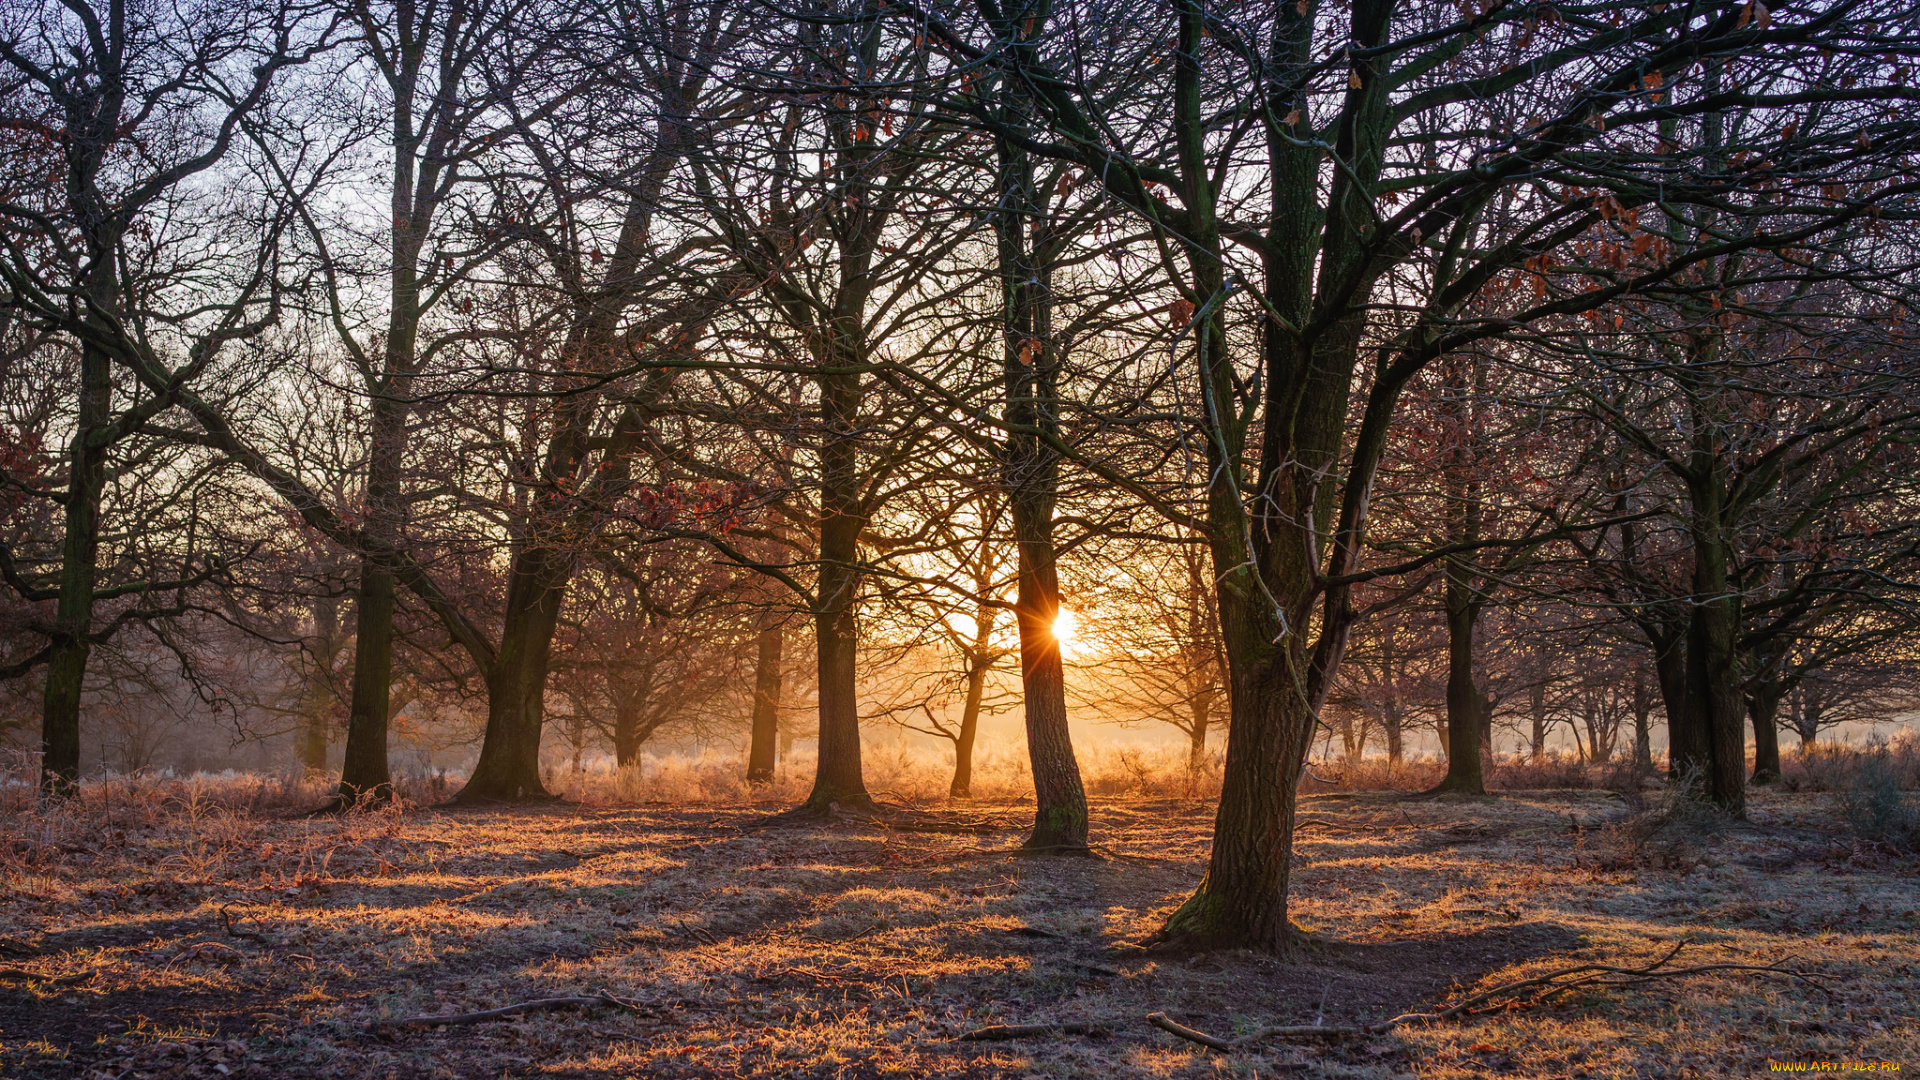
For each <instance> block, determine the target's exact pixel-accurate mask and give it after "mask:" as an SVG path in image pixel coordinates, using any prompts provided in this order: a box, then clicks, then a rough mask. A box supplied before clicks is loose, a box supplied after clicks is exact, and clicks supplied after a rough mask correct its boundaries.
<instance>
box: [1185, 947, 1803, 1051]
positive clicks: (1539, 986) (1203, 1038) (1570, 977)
mask: <svg viewBox="0 0 1920 1080" xmlns="http://www.w3.org/2000/svg"><path fill="white" fill-rule="evenodd" d="M1686 944H1687V943H1686V942H1684V941H1683V942H1681V943H1680V944H1678V945H1675V946H1674V947H1673V948H1672V949H1670V950H1668V952H1667V954H1666V955H1665V956H1662V957H1661V958H1660V959H1658V960H1655V961H1654V962H1653V963H1651V964H1648V965H1647V966H1645V967H1638V968H1630V967H1618V966H1616V965H1613V964H1578V965H1576V966H1574V967H1569V968H1561V969H1559V970H1557V971H1549V972H1547V973H1546V974H1545V975H1537V976H1535V977H1533V978H1531V979H1521V980H1520V981H1518V982H1511V983H1503V984H1502V985H1500V986H1496V987H1493V988H1492V989H1490V990H1484V991H1481V992H1480V993H1478V994H1474V995H1472V996H1470V997H1467V998H1464V999H1462V1000H1461V1001H1458V1002H1456V1003H1454V1004H1452V1005H1450V1006H1448V1007H1446V1008H1444V1009H1440V1010H1438V1011H1436V1012H1426V1013H1402V1014H1400V1015H1399V1016H1396V1017H1394V1018H1392V1019H1391V1020H1382V1021H1380V1022H1379V1023H1376V1024H1359V1025H1349V1026H1344V1027H1326V1026H1323V1025H1321V1024H1319V1023H1315V1024H1312V1025H1305V1024H1293V1025H1285V1026H1280V1027H1268V1028H1261V1029H1260V1030H1258V1031H1255V1032H1253V1033H1252V1034H1249V1035H1243V1036H1241V1037H1240V1038H1237V1039H1234V1040H1232V1041H1228V1040H1226V1039H1222V1038H1219V1037H1217V1036H1213V1035H1208V1034H1207V1033H1206V1032H1204V1031H1198V1030H1196V1029H1194V1028H1190V1027H1187V1026H1186V1025H1184V1024H1178V1023H1175V1022H1174V1021H1172V1020H1170V1019H1168V1018H1167V1015H1166V1014H1165V1013H1153V1014H1151V1015H1150V1016H1148V1017H1147V1023H1149V1024H1152V1025H1153V1026H1154V1027H1157V1028H1159V1029H1160V1030H1162V1031H1165V1032H1169V1033H1171V1034H1174V1035H1178V1036H1180V1037H1181V1038H1183V1039H1187V1040H1189V1041H1191V1042H1196V1043H1199V1044H1200V1045H1202V1046H1209V1047H1212V1048H1213V1049H1215V1050H1230V1049H1233V1048H1234V1047H1237V1046H1243V1045H1245V1044H1247V1043H1251V1042H1257V1041H1259V1040H1261V1039H1357V1038H1363V1037H1365V1036H1369V1035H1381V1034H1385V1033H1386V1032H1388V1031H1391V1030H1393V1029H1394V1028H1396V1027H1400V1026H1402V1025H1404V1024H1413V1023H1419V1022H1421V1021H1438V1020H1452V1019H1454V1018H1456V1017H1460V1016H1469V1015H1472V1014H1473V1013H1476V1012H1481V1011H1485V1010H1486V1009H1490V1008H1497V1007H1505V1006H1508V1005H1512V1006H1514V1007H1518V1008H1526V1007H1528V1006H1531V1005H1538V1004H1540V1003H1541V1002H1543V1001H1545V1000H1547V999H1548V998H1550V997H1552V996H1554V995H1555V994H1560V993H1564V992H1566V991H1568V990H1573V989H1576V988H1579V987H1587V986H1634V985H1637V984H1639V983H1643V982H1652V981H1654V980H1656V979H1675V978H1683V977H1685V976H1688V975H1704V974H1708V973H1711V972H1720V971H1737V972H1749V973H1753V974H1760V975H1785V976H1787V977H1789V978H1793V979H1800V980H1802V981H1805V982H1810V983H1813V984H1814V985H1815V986H1819V985H1820V983H1819V980H1820V978H1821V976H1820V975H1819V974H1818V973H1815V972H1808V971H1798V970H1795V969H1793V968H1785V967H1781V966H1780V965H1779V964H1777V963H1774V964H1700V965H1698V966H1696V967H1685V968H1669V967H1667V966H1666V965H1667V964H1668V963H1669V962H1671V961H1672V960H1673V958H1674V957H1675V956H1678V955H1679V954H1680V950H1681V949H1683V948H1685V947H1686ZM1823 989H1824V988H1823ZM1528 990H1538V991H1539V993H1537V994H1535V995H1534V996H1533V997H1531V998H1530V999H1528V1000H1526V1001H1523V1002H1514V1001H1510V1000H1503V999H1510V998H1512V997H1513V996H1514V995H1517V994H1520V993H1522V992H1524V991H1528Z"/></svg>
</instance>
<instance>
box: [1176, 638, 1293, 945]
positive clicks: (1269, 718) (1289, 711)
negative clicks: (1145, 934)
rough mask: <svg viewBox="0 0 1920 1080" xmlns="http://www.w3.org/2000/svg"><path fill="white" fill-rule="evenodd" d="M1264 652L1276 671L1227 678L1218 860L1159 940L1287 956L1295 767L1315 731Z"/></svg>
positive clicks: (1241, 666) (1283, 673)
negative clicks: (1227, 734) (1228, 719)
mask: <svg viewBox="0 0 1920 1080" xmlns="http://www.w3.org/2000/svg"><path fill="white" fill-rule="evenodd" d="M1224 615H1225V612H1224V611H1223V616H1224ZM1229 633H1230V634H1234V635H1235V636H1238V635H1237V634H1236V633H1235V632H1234V631H1229ZM1261 644H1265V643H1264V642H1262V643H1261ZM1235 651H1236V652H1238V651H1240V650H1235ZM1267 651H1270V652H1271V653H1272V654H1274V658H1275V659H1276V660H1279V662H1270V663H1265V664H1257V663H1254V662H1242V663H1238V664H1234V665H1232V667H1233V670H1232V671H1231V672H1230V673H1229V675H1228V683H1229V691H1228V694H1229V703H1230V708H1231V709H1232V716H1233V734H1232V737H1231V738H1229V739H1228V740H1227V760H1226V768H1225V771H1224V776H1223V781H1222V785H1221V790H1220V805H1219V809H1218V810H1217V811H1216V813H1215V816H1214V830H1213V853H1212V855H1211V857H1210V858H1209V859H1208V862H1207V876H1206V877H1205V879H1203V880H1202V881H1201V882H1200V887H1199V889H1198V890H1196V891H1195V892H1194V894H1193V895H1192V896H1191V897H1189V898H1188V899H1187V901H1186V903H1184V904H1182V905H1181V906H1180V908H1179V910H1177V911H1175V912H1174V913H1173V915H1172V916H1171V917H1169V918H1168V920H1167V925H1166V927H1165V929H1163V930H1162V931H1161V932H1160V935H1161V936H1162V937H1163V938H1166V939H1169V940H1177V941H1180V942H1182V943H1183V944H1190V945H1193V946H1196V947H1199V948H1213V947H1238V948H1250V949H1259V950H1264V951H1268V952H1284V951H1286V950H1287V949H1288V948H1289V946H1290V943H1291V938H1292V926H1291V924H1290V923H1289V922H1288V920H1287V880H1288V871H1289V867H1290V863H1291V853H1292V850H1293V822H1294V810H1295V806H1296V803H1297V796H1296V792H1297V789H1298V781H1299V763H1300V762H1302V761H1304V760H1305V758H1306V751H1307V742H1308V740H1310V739H1311V738H1312V732H1313V730H1314V726H1315V725H1314V723H1313V714H1312V712H1311V710H1309V709H1308V708H1307V704H1306V702H1305V701H1304V700H1303V699H1302V698H1301V695H1300V694H1299V693H1298V691H1297V687H1296V686H1295V684H1294V682H1293V679H1292V677H1291V674H1292V673H1291V671H1290V670H1288V668H1287V666H1286V664H1285V661H1284V660H1280V657H1282V656H1284V653H1285V649H1284V647H1280V648H1274V647H1272V646H1270V645H1269V646H1268V650H1267ZM1247 659H1248V660H1249V661H1250V660H1251V658H1247Z"/></svg>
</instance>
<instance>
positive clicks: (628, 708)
mask: <svg viewBox="0 0 1920 1080" xmlns="http://www.w3.org/2000/svg"><path fill="white" fill-rule="evenodd" d="M612 697H613V763H614V766H615V767H616V768H621V769H624V768H627V767H629V766H631V765H633V764H634V763H635V762H637V761H639V760H640V746H641V744H642V743H644V742H645V741H646V740H645V739H644V738H643V737H642V736H641V734H640V704H641V701H640V698H639V697H638V696H636V695H631V694H624V693H622V694H614V695H612Z"/></svg>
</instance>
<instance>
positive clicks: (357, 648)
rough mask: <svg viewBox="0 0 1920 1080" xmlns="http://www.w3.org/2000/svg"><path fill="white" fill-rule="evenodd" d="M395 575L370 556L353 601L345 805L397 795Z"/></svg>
mask: <svg viewBox="0 0 1920 1080" xmlns="http://www.w3.org/2000/svg"><path fill="white" fill-rule="evenodd" d="M393 604H394V594H393V575H392V574H390V573H388V572H387V571H386V570H384V569H382V568H381V567H380V564H379V563H378V562H376V561H374V560H373V559H371V558H364V557H363V558H362V559H361V560H360V590H359V595H358V597H357V599H356V600H355V602H354V612H353V618H354V640H353V688H352V690H351V691H350V693H349V697H348V700H347V746H346V751H345V753H344V755H343V756H342V758H341V761H340V793H339V798H340V800H341V801H342V802H344V803H358V802H361V801H363V800H367V799H372V800H375V801H378V800H381V799H385V798H386V797H388V796H389V795H390V794H392V791H393V788H392V772H391V770H390V769H389V768H388V766H387V717H388V709H387V706H388V704H389V700H388V699H389V697H390V696H391V694H392V688H393Z"/></svg>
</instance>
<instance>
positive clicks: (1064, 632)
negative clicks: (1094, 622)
mask: <svg viewBox="0 0 1920 1080" xmlns="http://www.w3.org/2000/svg"><path fill="white" fill-rule="evenodd" d="M1078 631H1079V625H1078V623H1077V622H1076V621H1075V619H1074V617H1073V612H1071V611H1068V610H1067V609H1066V608H1061V609H1060V614H1058V615H1055V616H1054V617H1053V640H1054V641H1056V642H1059V644H1060V655H1062V656H1074V655H1076V654H1077V653H1078V649H1077V648H1076V646H1077V645H1078V644H1079V633H1078Z"/></svg>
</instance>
